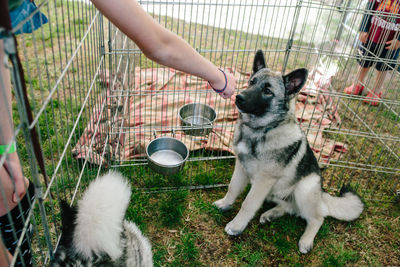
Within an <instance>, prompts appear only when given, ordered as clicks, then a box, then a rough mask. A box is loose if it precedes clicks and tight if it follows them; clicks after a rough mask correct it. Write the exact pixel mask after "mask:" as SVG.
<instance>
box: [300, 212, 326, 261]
mask: <svg viewBox="0 0 400 267" xmlns="http://www.w3.org/2000/svg"><path fill="white" fill-rule="evenodd" d="M323 222H324V217H322V216H319V217H316V218H309V219H307V227H306V230H305V231H304V234H303V235H302V236H301V238H300V241H299V250H300V252H301V253H303V254H306V253H308V252H310V250H311V249H312V247H313V244H314V238H315V236H316V235H317V233H318V230H319V228H320V227H321V225H322V223H323Z"/></svg>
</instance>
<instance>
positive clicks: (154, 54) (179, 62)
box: [92, 0, 236, 98]
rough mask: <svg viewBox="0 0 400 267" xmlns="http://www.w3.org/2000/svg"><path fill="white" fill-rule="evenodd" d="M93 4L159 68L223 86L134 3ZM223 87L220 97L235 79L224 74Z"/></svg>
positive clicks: (219, 76)
mask: <svg viewBox="0 0 400 267" xmlns="http://www.w3.org/2000/svg"><path fill="white" fill-rule="evenodd" d="M92 2H93V4H94V5H95V6H96V7H97V8H98V9H99V10H100V11H101V12H102V13H103V14H104V15H105V16H106V17H107V18H108V19H109V20H110V21H111V22H113V23H114V24H115V25H116V26H117V27H118V28H119V29H120V30H121V31H122V32H124V33H125V34H126V35H127V36H128V37H129V38H130V39H132V40H133V41H134V42H135V43H136V44H137V46H138V47H139V48H140V49H141V50H142V51H143V53H144V54H145V55H146V56H147V57H148V58H150V59H151V60H154V61H156V62H158V63H160V64H162V65H165V66H168V67H171V68H174V69H177V70H180V71H183V72H186V73H190V74H192V75H195V76H198V77H200V78H202V79H204V80H207V81H209V82H210V84H211V86H212V87H213V88H215V89H222V88H223V87H224V86H225V77H224V74H223V73H222V72H221V71H219V70H218V68H217V66H215V65H214V64H212V63H211V62H210V61H209V60H207V59H206V58H204V57H202V56H201V55H200V54H199V53H197V52H196V50H194V49H193V48H192V47H191V46H190V45H189V44H188V43H187V42H186V41H184V40H183V39H182V38H180V37H179V36H177V35H176V34H174V33H173V32H171V31H169V30H168V29H166V28H164V27H162V26H161V25H160V24H158V23H157V22H156V21H155V20H154V19H153V18H152V17H151V16H150V15H149V14H148V13H147V12H146V11H145V10H144V9H143V8H142V7H141V6H140V5H139V4H138V3H137V2H136V1H135V0H114V1H109V0H92ZM226 76H227V87H226V89H225V91H224V92H223V93H221V96H222V97H224V98H229V97H231V96H232V94H233V93H234V90H235V87H236V79H235V77H234V76H233V75H232V74H230V73H226Z"/></svg>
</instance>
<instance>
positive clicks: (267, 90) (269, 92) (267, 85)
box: [263, 83, 273, 95]
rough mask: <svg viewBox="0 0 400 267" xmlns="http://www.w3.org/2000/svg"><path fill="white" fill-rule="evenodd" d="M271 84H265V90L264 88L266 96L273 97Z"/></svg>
mask: <svg viewBox="0 0 400 267" xmlns="http://www.w3.org/2000/svg"><path fill="white" fill-rule="evenodd" d="M270 86H271V85H270V84H269V83H267V84H265V86H264V88H263V93H264V94H266V95H273V93H272V91H271V90H270V89H269V88H270Z"/></svg>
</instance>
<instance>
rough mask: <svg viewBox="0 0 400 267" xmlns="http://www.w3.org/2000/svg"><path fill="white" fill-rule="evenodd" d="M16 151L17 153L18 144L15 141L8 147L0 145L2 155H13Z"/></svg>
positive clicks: (7, 145)
mask: <svg viewBox="0 0 400 267" xmlns="http://www.w3.org/2000/svg"><path fill="white" fill-rule="evenodd" d="M16 151H17V144H16V142H15V141H13V142H11V143H9V144H6V145H0V155H5V154H12V153H14V152H16Z"/></svg>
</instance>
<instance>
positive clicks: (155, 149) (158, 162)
mask: <svg viewBox="0 0 400 267" xmlns="http://www.w3.org/2000/svg"><path fill="white" fill-rule="evenodd" d="M146 154H147V159H148V164H149V166H150V168H152V169H153V170H154V171H155V172H158V173H160V174H163V175H172V174H175V173H177V172H179V171H180V170H182V169H183V166H184V165H185V162H186V160H187V158H188V157H189V150H188V148H187V147H186V145H185V144H184V143H182V142H181V141H179V140H178V139H175V138H171V137H159V138H156V139H154V140H153V141H151V142H150V143H149V144H148V145H147V147H146Z"/></svg>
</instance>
